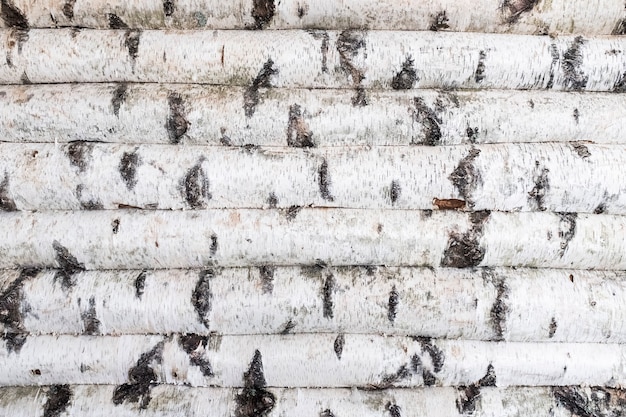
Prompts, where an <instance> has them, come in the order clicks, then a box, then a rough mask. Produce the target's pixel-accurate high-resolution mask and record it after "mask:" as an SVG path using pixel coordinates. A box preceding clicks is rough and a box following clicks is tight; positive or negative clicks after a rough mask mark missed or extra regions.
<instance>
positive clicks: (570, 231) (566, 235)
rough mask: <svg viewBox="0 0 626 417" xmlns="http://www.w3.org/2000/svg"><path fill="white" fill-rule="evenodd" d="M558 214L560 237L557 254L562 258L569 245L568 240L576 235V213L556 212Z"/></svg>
mask: <svg viewBox="0 0 626 417" xmlns="http://www.w3.org/2000/svg"><path fill="white" fill-rule="evenodd" d="M557 216H559V238H560V239H561V248H560V250H559V256H560V257H561V258H562V257H563V255H565V251H567V248H568V246H569V243H570V241H571V240H572V239H573V238H574V236H575V235H576V219H577V218H578V213H557Z"/></svg>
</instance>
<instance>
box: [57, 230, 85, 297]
mask: <svg viewBox="0 0 626 417" xmlns="http://www.w3.org/2000/svg"><path fill="white" fill-rule="evenodd" d="M52 248H53V249H54V252H55V259H56V261H57V263H58V264H59V268H60V270H59V271H57V273H56V275H55V276H54V281H55V282H56V281H60V282H61V287H63V289H64V290H66V291H68V290H70V289H71V288H72V287H73V286H74V280H73V275H74V274H76V273H77V272H80V271H84V270H85V265H84V264H82V263H80V262H78V260H77V259H76V257H75V256H74V255H72V254H71V253H70V251H69V250H68V249H67V248H66V247H65V246H63V245H61V244H60V243H59V241H57V240H55V241H53V242H52Z"/></svg>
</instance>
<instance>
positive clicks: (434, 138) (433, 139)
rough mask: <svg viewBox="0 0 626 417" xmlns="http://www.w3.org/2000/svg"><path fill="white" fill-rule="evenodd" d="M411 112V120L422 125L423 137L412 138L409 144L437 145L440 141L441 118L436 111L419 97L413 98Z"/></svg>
mask: <svg viewBox="0 0 626 417" xmlns="http://www.w3.org/2000/svg"><path fill="white" fill-rule="evenodd" d="M411 112H412V115H413V120H414V121H415V122H417V123H420V124H421V125H422V127H423V133H424V137H423V138H422V140H421V141H417V140H416V139H415V138H413V139H412V140H411V145H428V146H435V145H438V144H439V142H440V141H441V127H440V124H441V118H440V117H439V116H438V115H437V113H435V111H434V110H433V109H431V108H429V107H428V106H427V105H426V103H425V102H424V100H423V99H422V98H421V97H415V98H413V108H412V109H411Z"/></svg>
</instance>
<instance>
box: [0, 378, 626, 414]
mask: <svg viewBox="0 0 626 417" xmlns="http://www.w3.org/2000/svg"><path fill="white" fill-rule="evenodd" d="M263 391H264V394H265V395H266V396H267V398H270V399H272V401H270V402H268V404H267V408H266V409H264V410H263V413H262V414H261V415H264V416H269V417H273V416H276V417H277V416H282V417H319V416H323V417H328V416H334V415H336V416H342V417H370V416H381V415H393V414H391V411H392V410H397V411H398V412H400V413H401V414H400V415H401V416H403V417H424V416H430V417H451V416H469V415H471V416H480V417H514V416H520V415H528V416H529V415H535V416H548V415H550V416H554V417H571V416H572V415H573V414H572V413H575V415H581V414H580V412H581V410H583V411H584V410H593V411H590V412H589V413H584V414H582V416H583V417H593V416H616V415H620V413H621V412H622V411H623V407H624V405H623V401H624V396H625V395H626V394H625V393H624V391H623V390H618V389H611V388H600V387H578V386H568V387H555V388H551V387H514V388H494V387H478V388H474V389H473V390H470V389H468V387H458V388H452V387H429V388H424V389H411V390H406V389H389V390H385V391H381V392H372V391H364V390H357V389H284V388H270V389H264V390H263ZM114 393H115V387H114V386H107V385H93V386H86V385H54V386H48V387H3V388H0V413H4V414H3V415H6V416H12V417H26V416H34V415H45V414H44V413H45V410H58V411H60V412H62V413H63V415H64V416H68V417H73V416H76V417H81V416H84V415H89V416H91V417H108V416H110V415H115V416H119V417H127V416H128V417H137V416H142V417H144V416H145V417H150V416H154V417H179V416H180V415H185V416H187V417H206V416H207V415H212V416H232V415H247V414H245V413H244V411H245V410H244V408H245V407H243V406H242V405H245V403H242V401H241V399H242V397H245V395H242V394H244V392H243V391H240V390H234V389H228V388H190V387H181V386H172V385H156V386H154V387H153V388H152V390H151V394H150V395H151V397H152V400H151V401H149V402H148V404H146V405H145V407H144V408H142V407H141V405H140V404H137V403H132V402H126V403H123V404H117V405H116V404H114V403H113V402H112V398H113V396H114ZM53 405H54V407H53ZM594 412H596V413H595V414H594ZM257 415H258V414H257Z"/></svg>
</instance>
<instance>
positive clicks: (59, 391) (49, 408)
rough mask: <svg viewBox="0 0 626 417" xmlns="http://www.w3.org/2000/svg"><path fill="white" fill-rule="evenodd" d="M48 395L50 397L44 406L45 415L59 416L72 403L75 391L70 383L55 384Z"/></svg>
mask: <svg viewBox="0 0 626 417" xmlns="http://www.w3.org/2000/svg"><path fill="white" fill-rule="evenodd" d="M46 395H47V397H48V399H47V400H46V403H45V404H44V406H43V417H59V416H60V415H61V414H63V413H64V412H65V410H67V407H68V405H70V402H71V400H72V396H73V393H72V390H71V388H70V386H69V385H53V386H51V387H50V388H49V389H48V392H47V393H46Z"/></svg>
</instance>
